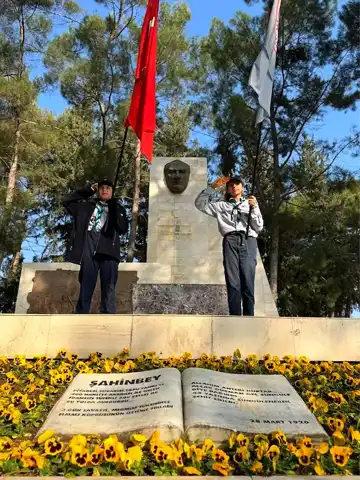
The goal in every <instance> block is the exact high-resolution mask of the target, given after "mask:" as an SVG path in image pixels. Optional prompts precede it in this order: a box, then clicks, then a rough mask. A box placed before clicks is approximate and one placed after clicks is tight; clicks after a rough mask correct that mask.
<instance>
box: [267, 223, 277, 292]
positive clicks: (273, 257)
mask: <svg viewBox="0 0 360 480" xmlns="http://www.w3.org/2000/svg"><path fill="white" fill-rule="evenodd" d="M279 237H280V229H279V220H278V216H277V214H275V215H274V217H273V224H272V228H271V244H270V245H271V246H270V262H269V263H270V267H269V268H270V281H269V283H270V289H271V292H272V294H273V297H274V300H275V301H276V299H277V295H278V269H279Z"/></svg>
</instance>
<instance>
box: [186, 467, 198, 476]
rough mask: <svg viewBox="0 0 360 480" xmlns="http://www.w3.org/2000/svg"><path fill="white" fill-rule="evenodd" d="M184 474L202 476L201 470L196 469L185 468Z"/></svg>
mask: <svg viewBox="0 0 360 480" xmlns="http://www.w3.org/2000/svg"><path fill="white" fill-rule="evenodd" d="M183 472H184V473H185V474H186V475H189V476H191V475H201V472H199V470H198V469H197V468H195V467H184V468H183Z"/></svg>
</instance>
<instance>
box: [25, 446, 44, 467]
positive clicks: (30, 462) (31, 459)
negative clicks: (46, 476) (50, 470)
mask: <svg viewBox="0 0 360 480" xmlns="http://www.w3.org/2000/svg"><path fill="white" fill-rule="evenodd" d="M21 461H22V463H23V465H24V467H25V468H35V467H37V468H43V467H44V463H45V458H44V457H43V456H42V455H41V454H40V452H38V451H36V450H32V449H31V448H30V447H29V448H27V449H26V450H25V451H24V452H23V454H22V456H21Z"/></svg>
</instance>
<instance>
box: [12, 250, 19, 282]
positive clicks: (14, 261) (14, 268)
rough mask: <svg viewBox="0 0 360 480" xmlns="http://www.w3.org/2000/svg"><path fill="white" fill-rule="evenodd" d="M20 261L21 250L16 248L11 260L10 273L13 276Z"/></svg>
mask: <svg viewBox="0 0 360 480" xmlns="http://www.w3.org/2000/svg"><path fill="white" fill-rule="evenodd" d="M20 261H21V250H18V251H17V252H16V254H15V255H14V258H13V259H12V262H11V275H13V276H15V275H16V274H17V271H18V268H19V265H20Z"/></svg>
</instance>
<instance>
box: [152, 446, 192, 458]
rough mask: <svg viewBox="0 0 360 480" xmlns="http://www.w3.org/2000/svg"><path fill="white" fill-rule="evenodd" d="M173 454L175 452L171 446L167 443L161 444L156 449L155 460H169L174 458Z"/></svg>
mask: <svg viewBox="0 0 360 480" xmlns="http://www.w3.org/2000/svg"><path fill="white" fill-rule="evenodd" d="M199 450H200V449H199ZM172 455H173V452H172V449H171V448H170V447H168V446H167V445H161V446H159V447H158V449H157V451H156V454H155V460H156V461H157V462H168V461H170V460H172Z"/></svg>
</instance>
